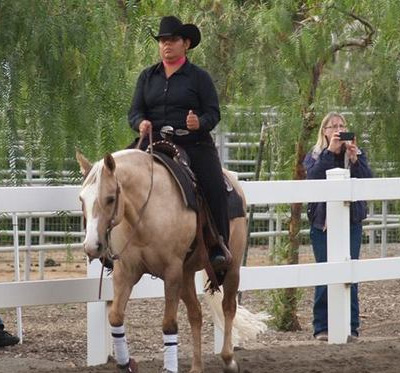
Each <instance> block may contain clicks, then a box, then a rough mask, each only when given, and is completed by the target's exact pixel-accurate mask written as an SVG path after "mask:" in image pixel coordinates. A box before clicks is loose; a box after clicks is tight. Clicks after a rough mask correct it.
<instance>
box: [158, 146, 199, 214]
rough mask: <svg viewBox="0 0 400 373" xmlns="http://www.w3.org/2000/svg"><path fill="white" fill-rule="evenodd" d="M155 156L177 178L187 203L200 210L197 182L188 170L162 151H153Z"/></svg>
mask: <svg viewBox="0 0 400 373" xmlns="http://www.w3.org/2000/svg"><path fill="white" fill-rule="evenodd" d="M153 157H154V159H155V160H157V161H158V162H160V163H161V164H162V165H164V166H165V167H166V168H167V170H168V171H169V172H170V173H171V175H172V176H173V177H174V179H175V180H176V182H177V184H178V186H179V188H180V190H181V193H182V198H183V200H184V201H185V205H186V206H187V207H189V208H191V209H192V210H194V211H196V212H198V209H199V207H198V205H197V201H196V192H195V189H196V184H195V182H194V181H193V180H192V178H191V177H190V175H189V174H188V173H187V172H186V170H185V169H184V168H183V167H181V166H180V165H179V164H178V163H177V162H175V161H174V160H173V159H171V157H170V156H168V155H167V154H164V153H160V152H153Z"/></svg>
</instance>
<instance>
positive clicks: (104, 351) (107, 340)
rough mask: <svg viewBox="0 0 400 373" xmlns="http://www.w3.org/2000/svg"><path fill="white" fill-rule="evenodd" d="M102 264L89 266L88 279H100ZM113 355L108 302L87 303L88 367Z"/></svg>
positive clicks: (93, 263) (95, 262)
mask: <svg viewBox="0 0 400 373" xmlns="http://www.w3.org/2000/svg"><path fill="white" fill-rule="evenodd" d="M100 270H101V263H100V261H99V260H94V261H93V262H92V263H91V264H89V261H88V264H87V277H97V278H98V277H99V274H100ZM111 354H112V344H111V331H110V326H109V323H108V315H107V302H104V301H99V302H89V303H87V365H100V364H105V363H106V362H107V359H108V356H109V355H111Z"/></svg>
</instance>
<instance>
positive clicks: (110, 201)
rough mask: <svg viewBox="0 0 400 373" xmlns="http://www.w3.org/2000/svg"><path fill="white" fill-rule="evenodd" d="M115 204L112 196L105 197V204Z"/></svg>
mask: <svg viewBox="0 0 400 373" xmlns="http://www.w3.org/2000/svg"><path fill="white" fill-rule="evenodd" d="M114 202H115V197H114V196H113V197H107V198H106V204H107V205H111V204H112V203H114Z"/></svg>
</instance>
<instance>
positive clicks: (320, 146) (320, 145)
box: [312, 111, 347, 159]
mask: <svg viewBox="0 0 400 373" xmlns="http://www.w3.org/2000/svg"><path fill="white" fill-rule="evenodd" d="M332 118H340V119H341V120H342V122H343V124H344V125H345V126H347V122H346V119H345V117H344V116H343V115H342V114H340V113H337V112H335V111H331V112H330V113H328V114H326V115H325V117H324V119H322V122H321V126H320V127H319V130H318V139H317V142H316V144H315V145H314V146H313V149H312V155H313V158H315V159H316V158H318V157H319V155H320V154H321V152H322V151H323V150H324V149H325V148H327V147H328V145H329V144H328V141H327V140H326V136H325V135H324V129H325V128H326V127H327V126H328V125H329V123H330V121H331V120H332Z"/></svg>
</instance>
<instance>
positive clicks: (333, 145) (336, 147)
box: [328, 132, 343, 154]
mask: <svg viewBox="0 0 400 373" xmlns="http://www.w3.org/2000/svg"><path fill="white" fill-rule="evenodd" d="M342 143H343V142H341V141H340V135H339V132H334V133H333V135H332V137H331V141H330V142H329V146H328V150H329V151H330V152H332V153H335V154H339V153H340V149H341V147H342Z"/></svg>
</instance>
